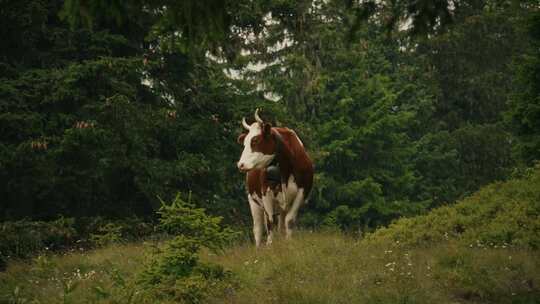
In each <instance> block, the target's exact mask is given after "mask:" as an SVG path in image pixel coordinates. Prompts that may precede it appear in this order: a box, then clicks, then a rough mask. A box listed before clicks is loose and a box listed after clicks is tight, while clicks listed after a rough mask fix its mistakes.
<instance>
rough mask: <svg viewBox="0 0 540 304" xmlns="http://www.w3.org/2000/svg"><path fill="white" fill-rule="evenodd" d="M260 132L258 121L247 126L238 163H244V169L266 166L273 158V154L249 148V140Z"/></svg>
mask: <svg viewBox="0 0 540 304" xmlns="http://www.w3.org/2000/svg"><path fill="white" fill-rule="evenodd" d="M261 132H262V130H261V125H260V124H259V123H253V124H252V125H251V126H250V127H249V132H248V134H247V135H246V137H245V138H244V151H242V155H241V156H240V160H239V161H238V163H239V164H243V165H244V169H245V170H252V169H262V168H264V167H267V166H268V165H269V164H270V163H271V162H272V160H273V159H274V156H275V154H270V155H266V154H263V153H261V152H253V150H251V140H252V139H253V137H255V136H257V135H260V134H261Z"/></svg>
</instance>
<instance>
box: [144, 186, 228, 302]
mask: <svg viewBox="0 0 540 304" xmlns="http://www.w3.org/2000/svg"><path fill="white" fill-rule="evenodd" d="M158 214H159V215H160V220H159V228H160V229H161V230H163V231H165V232H167V233H169V234H171V235H174V237H173V238H172V239H171V240H169V241H167V242H165V243H164V244H163V245H162V246H160V247H158V248H156V250H155V252H154V254H153V255H152V256H151V257H150V259H149V262H148V264H147V265H146V268H145V270H144V271H143V272H142V273H141V275H140V278H139V285H140V286H141V287H142V288H143V290H145V291H146V292H147V293H148V294H149V295H155V296H159V297H164V298H170V299H173V300H175V301H181V302H186V303H200V301H202V299H203V298H204V297H205V295H206V294H207V292H208V291H209V287H210V286H213V285H215V284H217V283H219V282H220V281H223V280H225V279H226V278H227V277H228V276H229V275H228V272H227V271H225V270H224V269H223V268H222V267H221V266H219V265H215V264H209V263H203V262H201V261H200V259H199V250H200V249H201V247H207V248H209V249H211V250H213V251H216V250H220V249H222V248H223V247H224V246H225V245H226V244H228V243H230V242H231V241H232V240H233V238H234V237H235V236H236V235H237V234H236V233H234V232H233V231H232V230H230V229H228V228H223V227H222V226H221V225H220V224H221V220H222V219H221V218H220V217H211V216H208V215H206V214H205V210H204V209H202V208H195V206H194V205H192V204H191V203H189V202H185V201H184V200H182V199H181V198H180V196H176V198H175V199H174V201H173V202H172V203H171V204H170V205H167V204H165V203H163V202H162V206H161V208H160V210H159V212H158Z"/></svg>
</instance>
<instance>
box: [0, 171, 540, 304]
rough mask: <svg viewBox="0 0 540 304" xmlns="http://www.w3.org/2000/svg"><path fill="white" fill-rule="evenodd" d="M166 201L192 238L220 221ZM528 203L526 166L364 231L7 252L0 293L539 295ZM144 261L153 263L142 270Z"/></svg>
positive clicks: (533, 189) (52, 296)
mask: <svg viewBox="0 0 540 304" xmlns="http://www.w3.org/2000/svg"><path fill="white" fill-rule="evenodd" d="M167 208H169V209H170V211H171V212H170V217H164V220H162V225H163V224H167V225H172V226H171V227H180V228H182V229H180V231H190V230H192V234H194V235H197V234H199V232H200V235H201V236H203V238H204V237H206V235H208V236H211V235H212V233H217V234H219V233H221V232H219V231H220V230H219V229H218V226H219V225H218V223H219V220H216V219H214V218H210V219H208V218H206V219H205V217H204V214H203V211H202V210H201V209H197V210H195V209H190V208H185V207H182V206H181V205H180V209H175V207H174V205H173V206H171V207H167ZM182 208H183V209H182ZM178 210H180V211H181V212H177V211H178ZM182 210H183V211H182ZM539 210H540V171H538V170H536V171H531V172H530V173H529V174H526V175H525V176H523V177H522V178H517V179H513V180H509V181H507V182H499V183H494V184H492V185H489V186H486V187H484V188H483V189H481V190H479V191H478V192H476V193H475V194H473V195H471V196H469V197H467V198H465V199H463V200H461V201H459V202H456V203H455V204H453V205H449V206H444V207H441V208H438V209H435V210H433V211H431V212H429V213H427V214H425V215H420V216H416V217H413V218H404V219H400V220H398V221H396V222H394V223H393V224H391V225H390V226H389V227H387V228H381V229H379V230H377V231H375V232H374V233H371V234H368V235H366V236H365V237H363V238H358V237H353V236H352V235H349V234H345V233H342V232H338V231H333V230H320V231H316V232H311V231H298V232H297V233H295V235H294V237H293V239H292V240H284V239H279V238H278V239H277V240H276V241H275V242H274V243H273V244H272V245H271V246H266V247H262V248H258V249H257V248H255V247H254V246H253V244H252V243H251V241H247V240H246V241H242V242H238V243H237V244H236V245H230V246H228V247H226V248H225V249H223V250H221V251H220V252H217V253H216V252H215V251H210V250H207V249H203V250H200V251H199V250H198V249H197V250H194V251H186V250H187V249H186V250H184V248H183V246H184V245H186V244H194V243H189V242H187V241H186V240H185V238H184V239H180V241H177V242H176V243H174V242H172V243H169V245H168V246H169V247H167V248H168V249H165V250H164V251H161V256H159V255H158V257H161V258H158V259H157V260H156V259H154V262H155V264H153V265H154V266H153V268H148V267H147V265H149V263H150V261H152V259H151V258H150V257H151V256H152V255H154V257H156V252H159V250H156V249H157V248H164V246H160V245H161V243H167V242H168V241H163V240H160V241H158V240H155V241H149V242H137V243H125V244H118V243H117V244H112V245H108V246H105V247H102V248H99V249H95V250H91V251H84V250H82V248H78V249H76V248H74V249H72V251H70V252H66V253H64V254H58V253H56V254H53V253H47V252H45V253H42V254H40V255H38V256H36V257H35V258H33V259H31V260H24V261H23V260H19V261H17V260H14V259H12V260H10V261H8V265H7V269H6V270H5V271H4V272H0V303H1V304H3V303H178V302H180V303H182V301H183V302H184V303H186V302H187V303H216V304H217V303H246V304H247V303H306V304H307V303H310V304H313V303H426V304H427V303H471V304H472V303H512V304H532V303H540V251H539V250H538V247H539V244H540V226H539V221H538V214H539ZM166 214H168V213H167V212H165V211H164V212H162V215H166ZM190 219H191V220H190ZM173 224H174V225H173ZM211 227H213V228H212V229H214V230H212V229H211ZM212 231H217V232H212ZM175 244H176V245H175ZM174 246H177V247H174ZM165 247H166V246H165ZM199 260H200V262H201V263H202V264H201V263H199V262H198V261H199ZM201 265H206V266H204V267H202V266H201ZM208 265H221V267H223V269H224V271H222V270H219V273H225V275H222V276H215V275H214V276H213V278H217V279H209V278H210V276H206V277H205V273H208V271H210V272H212V271H215V270H216V269H217V268H212V267H210V266H208ZM207 266H208V267H207ZM197 267H199V268H197ZM200 267H202V268H200ZM205 267H206V268H205ZM195 268H197V269H199V270H200V271H199V272H191V269H195ZM148 269H150V270H155V271H157V272H154V274H157V276H151V277H150V278H151V279H150V281H148ZM220 269H221V268H220ZM145 271H146V274H147V276H146V278H147V282H150V287H149V288H148V287H147V288H146V289H145V288H143V287H142V286H143V285H141V284H140V281H141V274H144V273H145ZM161 273H166V274H167V275H168V276H161V275H160V274H161ZM186 274H194V275H195V276H189V275H186ZM160 278H169V279H170V280H172V281H165V282H164V284H159V283H160V281H159V280H161V279H160ZM155 280H157V281H155ZM161 283H163V282H161ZM147 286H148V285H147ZM159 288H163V290H161V291H163V292H159V291H160V290H156V289H159ZM166 288H169V289H166ZM156 291H157V292H156ZM186 295H187V296H186Z"/></svg>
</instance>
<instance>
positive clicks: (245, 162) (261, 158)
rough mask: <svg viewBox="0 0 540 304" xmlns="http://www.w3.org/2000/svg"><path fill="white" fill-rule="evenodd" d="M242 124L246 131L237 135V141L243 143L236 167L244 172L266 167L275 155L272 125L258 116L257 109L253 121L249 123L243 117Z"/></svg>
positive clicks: (275, 145)
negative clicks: (242, 149)
mask: <svg viewBox="0 0 540 304" xmlns="http://www.w3.org/2000/svg"><path fill="white" fill-rule="evenodd" d="M242 125H243V126H244V128H245V129H246V130H247V131H248V132H247V133H242V134H240V136H238V143H239V144H243V145H244V151H242V155H241V156H240V160H239V161H238V164H237V166H238V169H240V171H244V172H246V171H249V170H253V169H262V168H265V167H267V166H268V165H269V164H270V163H271V162H272V160H273V159H274V157H275V156H276V147H277V143H276V138H275V137H274V136H273V135H272V125H271V124H269V123H265V122H264V121H263V120H262V119H261V118H260V117H259V109H257V110H256V111H255V122H254V123H252V124H251V125H249V124H248V123H247V122H246V119H245V118H243V119H242Z"/></svg>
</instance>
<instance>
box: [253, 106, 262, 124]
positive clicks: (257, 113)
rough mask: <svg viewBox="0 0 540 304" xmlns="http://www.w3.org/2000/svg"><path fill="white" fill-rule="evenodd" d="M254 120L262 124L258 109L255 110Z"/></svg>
mask: <svg viewBox="0 0 540 304" xmlns="http://www.w3.org/2000/svg"><path fill="white" fill-rule="evenodd" d="M255 120H256V121H257V122H260V123H264V121H263V120H262V119H261V118H260V117H259V108H257V110H255Z"/></svg>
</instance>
